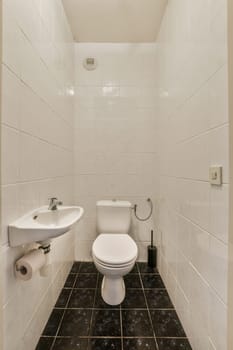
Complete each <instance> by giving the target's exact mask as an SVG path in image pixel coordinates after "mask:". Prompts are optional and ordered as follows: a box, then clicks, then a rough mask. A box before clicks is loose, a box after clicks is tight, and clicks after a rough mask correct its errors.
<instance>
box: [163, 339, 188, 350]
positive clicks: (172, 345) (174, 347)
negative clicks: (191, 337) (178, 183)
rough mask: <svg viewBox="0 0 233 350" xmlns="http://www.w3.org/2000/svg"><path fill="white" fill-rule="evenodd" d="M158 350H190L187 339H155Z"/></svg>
mask: <svg viewBox="0 0 233 350" xmlns="http://www.w3.org/2000/svg"><path fill="white" fill-rule="evenodd" d="M157 343H158V345H159V350H192V348H191V346H190V344H189V341H188V340H187V339H162V338H161V339H157Z"/></svg>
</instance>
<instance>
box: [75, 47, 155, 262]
mask: <svg viewBox="0 0 233 350" xmlns="http://www.w3.org/2000/svg"><path fill="white" fill-rule="evenodd" d="M75 47H76V59H75V65H76V88H75V93H76V98H75V135H74V166H75V189H74V193H75V201H76V203H77V204H81V205H83V206H84V208H85V217H84V219H83V220H82V222H80V225H79V226H78V232H77V235H76V259H78V260H83V259H84V260H89V259H91V246H92V242H93V240H94V239H95V237H96V208H95V204H96V201H97V200H99V199H108V198H110V199H112V198H117V199H126V200H129V201H131V202H132V203H138V204H139V214H140V215H142V216H143V215H147V214H148V211H149V208H148V205H147V203H146V199H147V197H154V195H155V194H156V191H157V186H156V178H157V171H158V167H157V164H158V162H157V142H158V134H157V131H158V125H157V122H156V118H154V115H155V108H156V105H155V103H156V99H155V81H156V76H155V55H156V45H155V44H144V45H139V44H138V45H136V44H132V45H131V44H76V45H75ZM86 57H95V58H96V59H97V69H96V70H94V71H87V70H85V69H84V68H83V60H84V58H86ZM152 227H153V224H152V221H150V222H148V223H147V224H145V223H139V222H138V221H136V220H134V222H133V230H132V231H133V235H134V238H135V240H136V241H137V243H138V246H139V250H140V254H139V259H140V260H145V259H146V255H145V254H146V246H147V245H148V240H149V238H150V229H151V228H152Z"/></svg>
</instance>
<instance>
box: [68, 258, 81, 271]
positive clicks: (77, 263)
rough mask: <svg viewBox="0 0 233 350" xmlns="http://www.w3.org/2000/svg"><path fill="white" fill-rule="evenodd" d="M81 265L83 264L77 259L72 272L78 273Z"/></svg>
mask: <svg viewBox="0 0 233 350" xmlns="http://www.w3.org/2000/svg"><path fill="white" fill-rule="evenodd" d="M80 265H81V262H80V261H75V262H74V264H73V266H72V269H71V271H70V272H71V273H78V272H79V268H80Z"/></svg>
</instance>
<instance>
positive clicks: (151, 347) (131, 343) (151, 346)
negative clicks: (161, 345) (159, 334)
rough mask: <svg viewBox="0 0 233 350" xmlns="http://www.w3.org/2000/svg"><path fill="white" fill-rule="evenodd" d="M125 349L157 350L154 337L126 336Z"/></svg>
mask: <svg viewBox="0 0 233 350" xmlns="http://www.w3.org/2000/svg"><path fill="white" fill-rule="evenodd" d="M123 349H124V350H157V347H156V343H155V339H154V338H130V339H127V338H124V340H123Z"/></svg>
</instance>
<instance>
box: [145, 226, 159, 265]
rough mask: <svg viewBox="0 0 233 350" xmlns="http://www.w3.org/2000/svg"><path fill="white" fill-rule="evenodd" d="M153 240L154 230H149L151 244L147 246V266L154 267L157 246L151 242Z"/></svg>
mask: <svg viewBox="0 0 233 350" xmlns="http://www.w3.org/2000/svg"><path fill="white" fill-rule="evenodd" d="M153 240H154V232H153V230H151V244H150V245H148V247H147V252H148V266H149V267H156V264H157V248H156V246H154V244H153Z"/></svg>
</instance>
